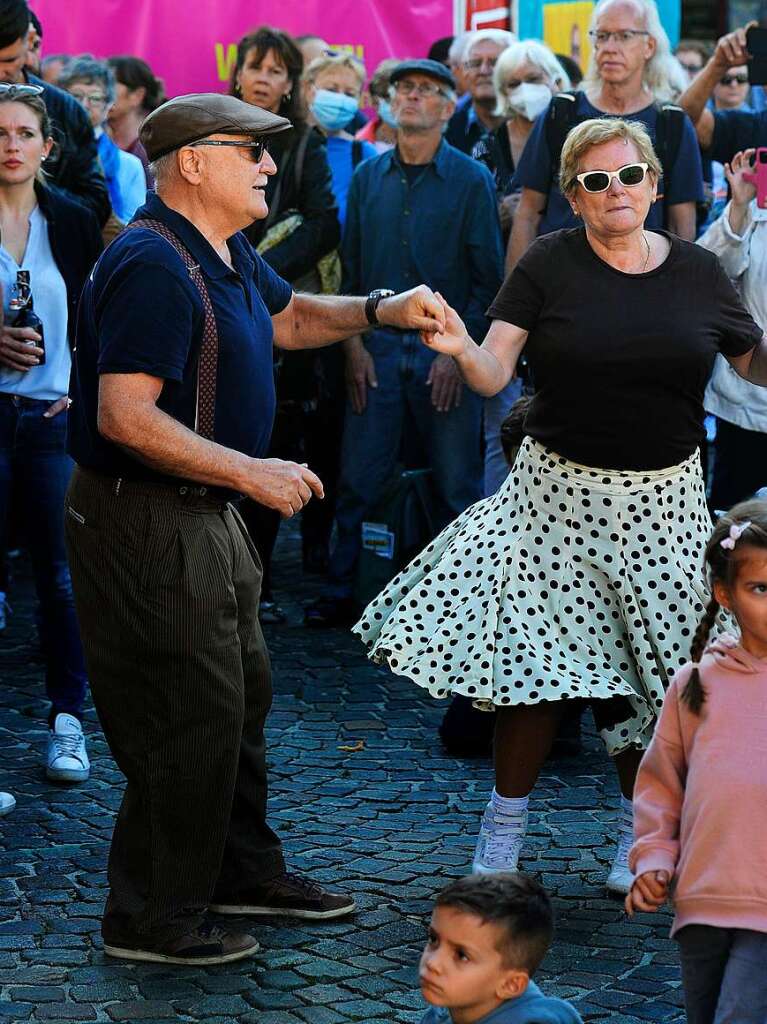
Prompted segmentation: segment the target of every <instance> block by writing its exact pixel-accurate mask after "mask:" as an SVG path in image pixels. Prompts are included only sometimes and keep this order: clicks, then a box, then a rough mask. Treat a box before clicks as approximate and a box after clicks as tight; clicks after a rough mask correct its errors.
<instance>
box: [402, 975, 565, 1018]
mask: <svg viewBox="0 0 767 1024" xmlns="http://www.w3.org/2000/svg"><path fill="white" fill-rule="evenodd" d="M421 1024H452V1018H451V1016H450V1011H449V1010H448V1009H447V1008H446V1007H444V1006H439V1007H438V1006H432V1007H430V1008H429V1009H428V1010H427V1011H426V1013H425V1014H424V1016H423V1018H422V1020H421ZM476 1024H583V1021H582V1020H581V1018H580V1016H579V1014H578V1013H577V1011H576V1010H575V1008H574V1007H573V1006H571V1005H570V1003H566V1002H565V1001H564V999H554V998H553V997H551V996H545V995H544V994H543V992H541V990H540V989H539V988H538V986H537V985H536V984H535V982H534V981H531V982H529V983H528V986H527V988H526V989H525V991H524V992H523V993H522V995H521V996H517V998H516V999H507V1000H506V1002H505V1003H501V1005H500V1006H499V1007H498V1008H497V1009H496V1010H493V1011H492V1013H488V1014H486V1015H485V1016H484V1017H482V1019H481V1020H478V1021H477V1022H476Z"/></svg>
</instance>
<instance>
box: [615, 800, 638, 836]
mask: <svg viewBox="0 0 767 1024" xmlns="http://www.w3.org/2000/svg"><path fill="white" fill-rule="evenodd" d="M618 830H619V831H620V832H626V833H628V834H629V835H631V836H633V835H634V803H633V801H632V800H627V799H626V797H625V796H623V794H622V793H621V811H620V816H619V818H618Z"/></svg>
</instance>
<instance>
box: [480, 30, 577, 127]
mask: <svg viewBox="0 0 767 1024" xmlns="http://www.w3.org/2000/svg"><path fill="white" fill-rule="evenodd" d="M526 63H529V64H534V65H535V66H536V67H537V68H540V69H541V71H543V73H544V74H546V75H548V76H549V78H550V79H551V80H552V82H553V83H554V85H555V86H556V90H557V92H563V91H564V90H565V89H569V88H570V76H569V75H568V74H567V72H566V71H565V69H564V68H563V67H562V65H561V64H560V63H559V61H558V60H557V58H556V57H555V55H554V52H553V51H552V50H550V49H549V47H548V46H547V45H546V44H545V43H542V42H540V41H539V40H537V39H524V40H522V39H520V40H519V41H518V42H516V43H512V44H511V46H507V47H506V49H505V50H504V51H503V53H502V54H501V55H500V56H499V57H498V60H497V61H496V64H495V68H494V70H493V89H494V90H495V95H496V96H497V97H498V102H497V105H496V108H495V110H494V111H493V114H494V115H495V116H496V117H506V118H508V117H510V116H512V114H513V111H512V110H511V109H510V107H509V103H508V98H507V96H506V90H505V89H504V88H503V83H504V81H505V80H506V79H507V78H508V77H509V74H510V73H511V72H512V71H513V70H514V69H515V68H518V67H519V66H520V64H526Z"/></svg>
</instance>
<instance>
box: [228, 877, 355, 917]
mask: <svg viewBox="0 0 767 1024" xmlns="http://www.w3.org/2000/svg"><path fill="white" fill-rule="evenodd" d="M210 910H211V911H212V912H213V913H214V914H239V915H244V916H253V917H265V916H266V915H271V914H274V915H279V916H281V917H304V918H309V919H311V920H314V921H321V920H325V919H327V918H331V917H344V916H345V915H346V914H351V913H352V911H354V910H356V904H355V902H354V900H353V899H352V898H351V896H342V895H341V894H340V893H337V892H328V891H327V890H326V889H323V888H322V886H320V885H317V883H316V882H312V881H310V880H309V879H308V878H304V876H303V875H296V874H292V873H290V872H287V871H286V872H284V873H283V874H281V875H277V877H276V878H272V879H271V881H269V882H265V883H264V884H263V885H259V886H254V887H253V888H252V889H250V890H249V891H248V892H247V893H244V894H242V895H241V896H239V897H238V898H237V901H236V902H235V901H234V900H232V901H231V902H228V903H211V905H210Z"/></svg>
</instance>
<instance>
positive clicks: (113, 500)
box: [66, 94, 444, 964]
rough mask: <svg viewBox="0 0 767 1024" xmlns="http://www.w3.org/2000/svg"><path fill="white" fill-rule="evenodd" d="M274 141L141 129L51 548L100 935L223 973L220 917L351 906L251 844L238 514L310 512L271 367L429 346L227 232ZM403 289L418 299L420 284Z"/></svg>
mask: <svg viewBox="0 0 767 1024" xmlns="http://www.w3.org/2000/svg"><path fill="white" fill-rule="evenodd" d="M290 127H291V125H290V122H289V121H288V120H287V119H286V118H283V117H279V116H277V115H275V114H272V113H270V112H269V111H266V110H263V109H262V108H260V107H257V106H254V105H252V104H248V103H243V102H242V101H241V100H238V99H236V98H234V97H232V96H221V95H218V94H202V95H192V96H181V97H178V98H176V99H174V100H170V101H169V102H167V103H165V104H163V105H162V106H160V107H158V108H157V110H155V111H154V112H153V113H152V114H150V115H149V116H148V117H147V118H146V120H145V121H144V122H143V124H142V127H141V132H140V138H141V141H142V143H143V144H144V146H145V148H146V150H147V153H148V154H149V157H150V159H151V161H152V168H153V171H154V173H155V176H156V181H157V192H156V193H155V192H150V193H149V195H148V198H147V202H146V205H145V206H143V207H142V208H141V209H140V210H139V211H138V213H137V219H136V220H134V222H133V223H134V227H132V228H128V229H126V230H125V231H123V232H122V234H121V235H119V236H118V238H117V239H116V240H115V241H114V242H113V243H112V245H111V246H109V248H108V249H107V250H106V252H105V253H104V255H103V257H102V258H101V259H100V261H99V263H98V264H97V265H96V268H95V270H94V271H93V274H92V276H91V279H90V281H89V282H88V284H87V285H86V288H85V290H84V292H83V297H82V301H81V304H80V318H79V323H78V331H77V348H76V353H75V357H74V365H73V385H72V396H73V404H72V410H73V412H72V413H70V415H71V416H72V419H71V420H70V436H69V450H70V454H71V455H72V457H73V458H74V460H75V462H76V463H77V466H76V467H75V471H74V475H73V479H72V484H71V487H70V489H69V493H68V495H67V515H66V520H67V524H68V529H67V548H68V552H69V558H70V566H71V571H72V581H73V588H74V593H75V601H76V606H77V611H78V617H79V621H80V627H81V633H82V639H83V647H84V649H85V654H86V661H87V664H88V670H89V675H90V681H91V691H92V693H93V699H94V703H95V705H96V709H97V711H98V713H99V718H100V721H101V723H102V726H103V729H104V733H105V736H106V738H107V742H108V743H109V745H110V749H111V751H112V753H113V755H114V757H115V760H116V761H117V764H118V765H119V767H120V769H121V770H122V771H123V772H124V774H125V775H126V777H127V782H128V784H127V788H126V790H125V795H124V798H123V802H122V806H121V808H120V812H119V815H118V819H117V824H116V827H115V833H114V838H113V842H112V850H111V854H110V860H109V885H110V893H109V898H108V901H107V906H106V912H105V916H104V921H103V925H102V930H103V935H104V942H105V946H104V949H105V952H106V953H107V955H108V956H114V957H120V958H124V959H128V960H144V961H153V962H158V963H196V964H211V963H224V962H227V961H229V960H237V959H240V958H242V957H246V956H250V955H251V954H252V953H253V952H254V951H255V950H256V949H257V948H258V947H257V943H256V942H255V940H254V939H253V938H252V937H251V936H249V935H246V934H242V933H238V932H233V931H230V930H228V929H222V928H219V927H216V926H214V925H212V924H211V923H210V921H209V920H208V918H207V916H206V915H207V911H208V909H209V908H210V909H212V910H214V911H215V912H217V913H219V914H236V915H242V914H245V915H247V914H253V915H265V914H280V915H283V916H292V917H297V918H303V919H310V920H311V919H325V918H334V917H339V916H342V915H345V914H349V913H351V912H352V911H353V910H354V901H353V900H352V899H351V898H350V897H348V896H345V895H339V894H334V893H329V892H326V891H325V890H323V889H322V888H320V886H318V885H316V884H314V883H312V882H310V881H309V880H308V879H306V878H304V877H302V876H299V875H295V874H289V873H287V872H286V870H285V864H284V861H283V857H282V851H281V846H280V841H279V839H278V838H277V836H276V835H275V834H274V832H273V831H272V830H271V829H270V828H269V826H268V824H267V822H266V795H267V780H266V759H265V744H264V722H265V719H266V715H267V712H268V710H269V706H270V703H271V681H270V673H269V658H268V653H267V651H266V647H265V645H264V639H263V636H262V633H261V629H260V626H259V623H258V597H259V588H260V583H261V571H260V563H259V560H258V555H257V554H256V551H255V548H254V547H253V544H252V542H251V540H250V538H249V537H248V535H247V531H246V530H245V527H244V525H243V523H242V520H241V518H240V517H239V515H238V514H237V512H236V511H235V509H234V507H233V505H232V504H231V502H232V501H233V500H237V499H238V498H239V497H240V496H241V495H243V494H245V495H247V496H249V497H250V498H253V499H254V500H255V501H257V502H260V503H261V504H263V505H266V506H267V507H269V508H272V509H276V510H277V511H279V512H281V513H282V515H284V516H291V515H294V514H295V513H297V512H299V511H300V510H301V509H302V508H303V507H304V505H306V504H307V502H308V501H309V500H310V499H311V498H312V497H316V498H321V497H322V495H323V489H322V483H321V481H320V480H319V479H318V478H317V477H316V476H315V474H314V473H313V472H312V471H311V470H310V469H309V468H308V467H307V466H301V465H297V464H295V463H291V462H282V461H280V460H278V459H265V458H264V454H265V452H266V449H267V446H268V443H269V438H270V435H271V431H272V424H273V414H274V407H275V395H274V376H273V365H272V363H273V355H272V350H273V344H276V345H277V346H278V347H280V348H286V349H300V348H313V347H314V348H317V347H320V346H323V345H328V344H330V343H332V342H333V341H337V340H339V339H341V338H345V337H348V336H349V335H351V334H354V333H355V332H356V331H361V330H363V329H364V328H365V327H366V326H367V325H368V323H369V322H370V318H373V319H377V321H379V322H381V323H382V324H383V323H385V324H388V325H390V326H392V327H398V328H403V329H409V330H413V331H419V330H422V331H424V330H425V331H427V332H428V331H433V330H437V329H439V327H440V326H441V325H443V324H444V320H441V319H440V314H441V312H442V307H441V306H440V305H439V303H438V302H437V300H436V298H435V296H434V295H433V293H432V292H431V291H430V290H429V289H428V288H424V287H420V288H419V287H415V288H412V289H410V290H409V291H408V292H407V293H406V294H404V295H396V296H392V297H390V298H387V299H384V300H383V301H380V297H378V296H374V297H373V298H372V299H367V300H366V299H364V298H352V297H348V296H314V295H295V294H294V293H293V292H292V290H291V287H290V285H289V284H287V283H286V282H285V281H284V280H282V278H280V277H279V276H278V275H277V274H276V273H275V272H274V271H272V270H271V269H270V267H269V266H268V264H267V263H265V262H264V260H263V259H262V258H261V257H260V256H258V255H257V254H256V252H255V251H254V250H253V249H252V247H251V246H250V244H249V243H248V242H247V241H246V239H245V237H244V236H243V235H242V234H241V232H242V230H243V229H244V228H245V227H247V226H248V225H249V224H251V223H252V222H253V221H254V220H258V219H262V218H265V217H266V215H267V212H268V211H267V205H266V200H265V198H264V195H265V186H266V184H267V181H268V178H269V177H270V176H271V175H273V174H274V173H275V172H276V167H275V164H274V162H273V160H272V159H271V157H270V156H269V153H268V151H267V149H266V143H267V142H268V140H269V139H270V138H271V137H272V136H273V135H275V134H276V133H279V132H282V131H286V130H288V129H289V128H290ZM413 284H414V285H416V284H417V282H416V281H414V282H413Z"/></svg>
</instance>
